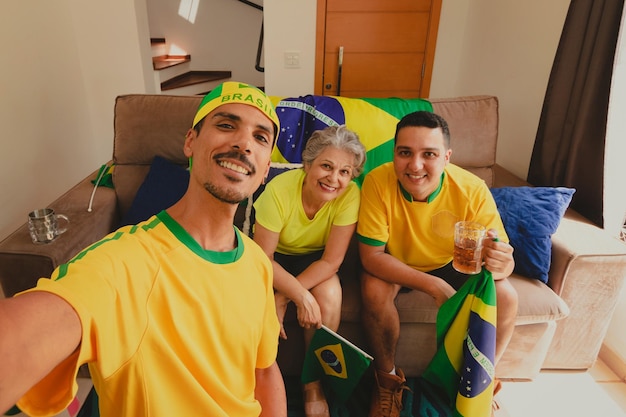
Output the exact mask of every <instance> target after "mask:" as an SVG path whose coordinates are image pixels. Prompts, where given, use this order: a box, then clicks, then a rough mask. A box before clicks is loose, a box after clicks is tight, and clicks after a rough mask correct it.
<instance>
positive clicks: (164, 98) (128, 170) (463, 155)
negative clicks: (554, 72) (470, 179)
mask: <svg viewBox="0 0 626 417" xmlns="http://www.w3.org/2000/svg"><path fill="white" fill-rule="evenodd" d="M201 100H202V97H200V96H172V95H162V94H154V95H152V94H129V95H123V96H119V97H117V99H116V101H115V110H114V128H115V137H114V144H113V163H114V164H115V169H114V171H113V183H114V185H115V191H116V193H117V197H118V204H119V210H120V213H121V214H124V213H126V212H127V211H128V209H129V208H130V206H131V204H132V201H133V198H134V196H135V194H136V193H137V190H138V188H139V186H140V185H141V183H142V182H143V180H144V178H145V177H146V175H147V173H148V171H149V169H150V164H151V163H152V160H153V158H154V157H155V156H157V155H158V156H161V157H164V158H166V159H168V160H170V161H172V162H174V163H177V164H180V165H181V166H186V165H187V164H188V161H187V159H186V158H185V155H184V154H183V143H184V140H185V134H186V133H187V131H188V129H189V127H190V126H191V123H192V120H193V117H194V114H195V112H196V109H197V107H198V105H199V104H200V101H201ZM345 100H349V99H346V98H342V101H344V102H345ZM275 101H278V100H275ZM429 101H430V102H431V103H432V105H433V111H434V112H435V113H437V114H439V115H441V116H442V117H443V118H444V119H446V121H447V122H448V125H449V127H450V135H451V147H452V157H451V161H452V162H453V163H455V164H457V165H459V166H462V167H464V168H466V169H468V170H470V171H472V172H474V173H475V174H476V175H478V176H480V177H481V178H483V179H484V180H485V182H486V183H487V185H488V186H492V185H493V182H494V172H493V168H494V165H495V159H496V144H497V137H498V100H497V98H496V97H494V96H472V97H458V98H448V99H429ZM277 113H278V115H279V117H280V115H281V112H280V111H278V112H277ZM365 123H366V124H365ZM381 123H382V121H377V120H371V119H367V120H365V121H364V123H363V126H361V125H360V124H358V125H352V126H349V127H351V128H352V129H353V130H355V131H356V132H357V133H359V131H361V132H366V131H368V129H369V130H371V126H372V125H377V124H381ZM384 123H386V124H389V120H387V119H386V120H385V121H384ZM393 130H395V127H393V129H392V130H391V133H386V134H387V135H389V136H390V137H393ZM361 134H362V133H361Z"/></svg>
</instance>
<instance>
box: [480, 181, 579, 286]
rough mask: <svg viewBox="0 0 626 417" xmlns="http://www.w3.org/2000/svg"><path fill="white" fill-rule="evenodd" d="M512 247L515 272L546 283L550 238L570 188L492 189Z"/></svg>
mask: <svg viewBox="0 0 626 417" xmlns="http://www.w3.org/2000/svg"><path fill="white" fill-rule="evenodd" d="M491 193H492V194H493V197H494V199H495V201H496V205H497V206H498V211H499V212H500V216H501V217H502V222H503V223H504V228H505V230H506V232H507V234H508V235H509V241H510V243H511V246H513V249H514V252H513V258H514V259H515V272H517V273H519V274H520V275H523V276H527V277H530V278H535V279H538V280H540V281H542V282H544V283H547V282H548V271H549V270H550V263H551V260H552V258H551V253H552V240H551V237H552V235H553V234H554V232H556V229H557V228H558V226H559V223H560V222H561V218H562V217H563V214H564V213H565V210H566V209H567V207H568V206H569V203H570V201H571V200H572V195H573V194H574V189H572V188H564V187H556V188H552V187H502V188H492V189H491Z"/></svg>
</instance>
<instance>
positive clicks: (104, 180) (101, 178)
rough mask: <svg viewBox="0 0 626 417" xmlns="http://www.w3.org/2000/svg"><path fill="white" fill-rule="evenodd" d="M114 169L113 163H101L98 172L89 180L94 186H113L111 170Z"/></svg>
mask: <svg viewBox="0 0 626 417" xmlns="http://www.w3.org/2000/svg"><path fill="white" fill-rule="evenodd" d="M114 169H115V165H113V164H111V165H107V164H103V165H102V166H101V167H100V169H99V170H98V173H97V174H96V178H95V179H93V180H91V183H92V184H93V185H95V186H96V187H109V188H113V170H114Z"/></svg>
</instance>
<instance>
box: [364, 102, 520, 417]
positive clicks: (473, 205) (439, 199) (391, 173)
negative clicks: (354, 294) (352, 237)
mask: <svg viewBox="0 0 626 417" xmlns="http://www.w3.org/2000/svg"><path fill="white" fill-rule="evenodd" d="M451 153H452V149H450V132H449V129H448V124H447V122H446V121H445V120H444V119H443V118H442V117H440V116H439V115H437V114H434V113H431V112H423V111H420V112H415V113H411V114H408V115H406V116H405V117H403V118H402V120H400V121H399V122H398V125H397V127H396V134H395V140H394V155H393V162H389V163H386V164H384V165H381V166H380V167H378V168H376V169H374V170H372V171H371V172H370V173H369V174H368V175H367V176H366V178H365V180H364V182H363V186H362V190H361V208H360V212H359V221H358V226H357V235H358V239H359V252H360V257H361V262H362V265H363V272H362V275H361V293H362V301H363V324H364V328H365V331H366V333H367V335H368V339H369V343H370V350H371V353H372V355H373V356H374V358H375V360H374V364H375V367H376V373H375V374H376V382H377V383H376V385H375V387H374V392H373V395H372V403H371V404H372V405H371V408H370V417H373V416H398V415H399V413H400V410H401V408H402V392H403V390H404V389H405V385H404V383H405V378H404V374H403V373H402V371H401V370H400V369H399V368H396V367H395V354H396V345H397V341H398V337H399V335H400V320H399V317H398V311H397V309H396V306H395V304H394V300H395V298H396V296H397V295H398V293H399V292H401V291H402V292H404V291H411V290H418V291H423V292H425V293H427V294H429V295H431V296H432V297H433V298H434V300H435V302H436V303H437V305H438V306H441V305H442V304H443V303H444V302H445V301H446V300H447V299H448V298H449V297H451V296H452V295H453V294H454V293H455V292H456V290H457V289H458V288H460V286H461V285H462V284H463V283H464V282H465V281H466V280H467V278H468V275H467V274H465V273H462V272H459V271H457V270H455V269H454V268H453V266H452V259H453V253H454V230H455V224H456V223H457V222H459V221H472V222H475V223H479V224H480V225H482V226H484V228H485V231H486V232H485V234H484V238H483V239H482V254H481V259H482V262H481V263H482V266H484V267H485V268H486V269H487V270H489V271H490V272H491V273H492V275H493V278H494V280H495V283H496V293H497V308H498V310H497V333H496V355H495V359H496V363H497V362H498V360H499V359H500V358H501V357H502V354H503V352H504V350H505V348H506V346H507V345H508V343H509V341H510V340H511V336H512V334H513V327H514V324H515V316H516V314H517V304H518V298H517V293H516V292H515V289H514V288H513V286H512V285H511V284H510V282H509V280H508V279H507V277H508V276H509V275H510V274H511V273H512V272H513V267H514V261H513V248H512V247H511V245H509V243H508V236H507V235H506V232H505V230H504V226H503V224H502V220H501V218H500V215H499V213H498V210H497V207H496V204H495V202H494V199H493V197H492V195H491V192H490V191H489V188H488V187H487V185H486V184H485V182H484V181H483V180H482V179H480V178H478V177H477V176H475V175H474V174H472V173H470V172H468V171H466V170H464V169H462V168H460V167H458V166H456V165H454V164H450V155H451Z"/></svg>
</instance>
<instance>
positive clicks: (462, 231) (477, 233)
mask: <svg viewBox="0 0 626 417" xmlns="http://www.w3.org/2000/svg"><path fill="white" fill-rule="evenodd" d="M486 232H487V231H486V228H485V226H483V225H482V224H480V223H476V222H472V221H460V222H457V223H456V224H455V225H454V255H453V258H452V266H453V267H454V269H456V270H457V271H459V272H461V273H463V274H468V275H471V274H477V273H479V272H480V271H481V269H482V263H483V239H484V238H485V234H486Z"/></svg>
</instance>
